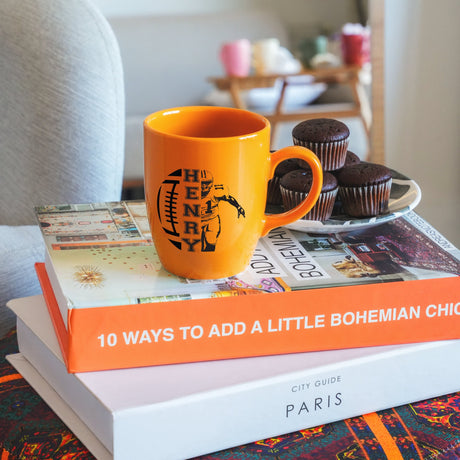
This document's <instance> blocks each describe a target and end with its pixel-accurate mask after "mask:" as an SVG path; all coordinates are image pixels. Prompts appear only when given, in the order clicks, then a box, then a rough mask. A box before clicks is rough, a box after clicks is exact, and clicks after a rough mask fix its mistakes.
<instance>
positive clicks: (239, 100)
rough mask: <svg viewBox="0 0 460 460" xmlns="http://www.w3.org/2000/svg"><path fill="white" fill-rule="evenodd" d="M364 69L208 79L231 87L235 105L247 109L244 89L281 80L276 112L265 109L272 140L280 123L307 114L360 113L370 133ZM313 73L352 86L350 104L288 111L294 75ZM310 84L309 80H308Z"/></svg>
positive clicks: (224, 88) (329, 81)
mask: <svg viewBox="0 0 460 460" xmlns="http://www.w3.org/2000/svg"><path fill="white" fill-rule="evenodd" d="M361 72H362V69H361V68H360V67H357V66H341V67H330V68H324V69H311V70H303V71H301V72H299V73H295V74H270V75H250V76H248V77H229V76H227V77H209V78H208V80H209V82H210V83H212V84H213V85H214V86H215V87H216V88H217V89H219V90H222V91H228V92H229V93H230V95H231V97H232V101H233V104H234V105H235V107H237V108H240V109H246V108H247V107H246V104H245V102H244V99H243V97H242V94H241V92H242V91H244V90H250V89H254V88H268V87H272V86H274V85H275V82H277V81H279V80H281V81H282V86H281V91H280V94H279V97H278V100H277V101H276V105H275V109H274V111H273V113H264V114H262V115H264V116H265V117H266V118H267V119H268V120H269V121H270V123H271V125H272V141H273V138H274V137H275V136H276V128H277V125H278V123H281V122H287V121H302V120H305V119H307V118H320V117H325V118H350V117H353V118H354V117H357V118H359V119H360V120H361V121H362V124H363V127H364V130H365V133H366V135H367V137H368V140H369V137H370V129H371V121H372V112H371V107H370V103H369V100H368V97H367V95H366V90H365V88H364V85H363V83H362V79H361V76H360V75H361ZM299 76H311V77H312V78H313V81H314V82H324V83H327V84H344V85H347V86H349V88H350V90H351V95H352V104H351V107H349V106H348V105H347V106H345V107H338V106H336V104H334V105H332V104H331V105H321V106H315V105H309V106H306V107H305V108H304V109H302V110H295V111H286V110H285V107H284V99H285V95H286V89H287V87H288V86H289V85H292V84H296V83H295V79H293V77H299ZM307 84H310V83H307Z"/></svg>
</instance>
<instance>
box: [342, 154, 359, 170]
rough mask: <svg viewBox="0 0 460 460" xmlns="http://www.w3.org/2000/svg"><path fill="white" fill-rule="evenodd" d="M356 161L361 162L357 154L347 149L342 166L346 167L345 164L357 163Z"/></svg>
mask: <svg viewBox="0 0 460 460" xmlns="http://www.w3.org/2000/svg"><path fill="white" fill-rule="evenodd" d="M358 163H361V160H360V159H359V156H358V155H356V153H353V152H352V151H351V150H347V154H346V156H345V163H344V164H343V167H344V168H346V167H347V166H351V165H357V164H358Z"/></svg>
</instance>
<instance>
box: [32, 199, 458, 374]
mask: <svg viewBox="0 0 460 460" xmlns="http://www.w3.org/2000/svg"><path fill="white" fill-rule="evenodd" d="M36 215H37V219H38V221H39V223H40V226H41V228H42V232H43V236H44V240H45V243H46V247H47V254H46V261H45V264H44V265H40V264H39V265H38V266H37V271H38V274H39V278H40V280H41V282H42V286H43V291H44V295H45V298H46V300H47V304H48V308H49V309H50V311H51V314H52V316H53V321H54V325H55V328H56V330H57V333H58V336H59V337H60V342H61V348H62V349H63V354H64V356H65V357H66V364H67V366H68V369H69V371H71V372H82V371H87V370H102V369H113V368H123V367H134V366H144V365H152V364H169V363H177V362H190V361H200V360H212V359H224V358H235V357H244V356H260V355H269V354H280V353H292V352H301V351H312V350H325V349H336V348H350V347H360V346H375V345H387V344H397V343H410V342H420V341H429V340H442V339H452V338H458V337H459V336H460V335H459V330H460V327H455V325H459V326H460V304H459V300H458V291H459V290H458V286H459V274H460V259H459V251H458V249H457V248H455V247H454V246H453V245H452V244H451V243H449V242H448V241H447V240H446V239H445V238H443V237H442V235H440V234H439V233H438V232H437V231H436V230H435V229H434V228H433V227H432V226H431V225H430V224H428V223H427V222H425V221H424V220H423V219H422V218H421V217H419V216H418V215H417V214H415V213H414V212H410V213H408V214H406V215H405V216H404V217H402V218H398V219H395V220H393V221H391V222H387V223H384V224H381V225H378V226H375V227H369V228H365V229H360V230H357V231H352V232H346V233H345V232H344V233H335V234H329V235H327V234H326V235H324V234H310V233H303V232H298V231H293V230H289V229H287V228H284V227H280V228H277V229H275V230H273V231H272V232H270V233H269V234H268V235H267V236H265V237H263V238H261V239H260V240H259V243H258V246H257V248H256V250H255V253H254V255H253V257H252V260H251V263H250V265H249V267H248V269H247V270H246V271H245V272H243V273H241V274H239V275H237V276H234V277H231V278H226V279H221V280H206V281H196V280H187V279H183V278H179V277H177V276H174V275H171V274H169V273H168V272H166V271H165V270H164V269H163V267H162V266H161V264H160V262H159V259H158V256H157V254H156V251H155V247H154V245H153V243H152V240H151V235H150V229H149V226H148V220H147V215H146V208H145V203H144V202H143V201H124V202H113V203H91V204H74V205H70V204H67V205H57V206H43V207H39V208H36ZM428 293H429V295H428ZM266 294H268V295H266Z"/></svg>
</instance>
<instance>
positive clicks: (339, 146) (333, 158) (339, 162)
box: [293, 137, 350, 171]
mask: <svg viewBox="0 0 460 460" xmlns="http://www.w3.org/2000/svg"><path fill="white" fill-rule="evenodd" d="M293 142H294V145H300V146H302V147H306V148H307V149H310V150H311V151H313V152H314V153H315V154H316V156H317V157H318V158H319V161H320V162H321V165H322V167H323V169H324V171H334V170H336V169H340V168H342V167H343V165H344V164H345V160H346V157H347V150H348V144H349V143H350V140H349V139H348V138H347V139H343V140H341V141H335V142H334V141H331V142H308V141H302V140H300V139H296V138H295V137H294V138H293ZM299 165H300V166H301V167H303V168H305V166H306V162H305V161H303V160H299Z"/></svg>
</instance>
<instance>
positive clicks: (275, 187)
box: [267, 176, 283, 204]
mask: <svg viewBox="0 0 460 460" xmlns="http://www.w3.org/2000/svg"><path fill="white" fill-rule="evenodd" d="M282 202H283V199H282V198H281V191H280V178H279V177H278V176H273V177H272V178H271V179H270V180H269V181H268V185H267V203H268V204H282Z"/></svg>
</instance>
